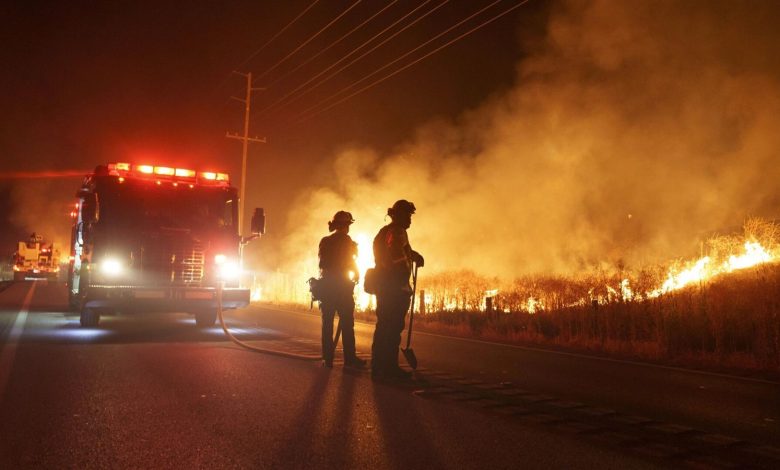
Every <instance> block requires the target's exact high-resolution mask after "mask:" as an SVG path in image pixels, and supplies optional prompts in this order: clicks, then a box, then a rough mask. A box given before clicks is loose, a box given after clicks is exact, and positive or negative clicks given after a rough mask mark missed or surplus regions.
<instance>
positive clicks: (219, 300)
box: [217, 282, 320, 361]
mask: <svg viewBox="0 0 780 470" xmlns="http://www.w3.org/2000/svg"><path fill="white" fill-rule="evenodd" d="M224 287H225V283H224V282H220V283H219V286H218V287H217V318H219V324H220V325H221V326H222V331H224V332H225V335H226V336H227V337H228V338H229V339H230V341H232V342H233V343H235V344H237V345H238V346H240V347H242V348H244V349H247V350H249V351H252V352H256V353H262V354H270V355H273V356H281V357H287V358H292V359H303V360H306V361H319V360H320V358H319V357H311V356H304V355H302V354H295V353H290V352H284V351H278V350H275V349H267V348H260V347H257V346H253V345H251V344H248V343H246V342H244V341H241V340H240V339H238V338H236V337H235V336H234V335H233V333H231V332H230V330H229V329H228V327H227V325H226V324H225V318H224V316H223V315H222V289H223V288H224Z"/></svg>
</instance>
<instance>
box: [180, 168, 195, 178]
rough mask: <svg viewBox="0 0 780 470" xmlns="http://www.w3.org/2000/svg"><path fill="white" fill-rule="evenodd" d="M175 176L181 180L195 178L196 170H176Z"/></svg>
mask: <svg viewBox="0 0 780 470" xmlns="http://www.w3.org/2000/svg"><path fill="white" fill-rule="evenodd" d="M175 175H176V176H178V177H180V178H195V175H196V173H195V170H187V169H185V168H176V171H175Z"/></svg>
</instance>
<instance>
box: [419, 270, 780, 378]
mask: <svg viewBox="0 0 780 470" xmlns="http://www.w3.org/2000/svg"><path fill="white" fill-rule="evenodd" d="M550 282H552V280H551V281H550ZM539 284H542V285H543V286H544V289H550V287H551V284H550V283H539ZM537 285H538V284H537ZM553 285H554V286H555V287H556V288H557V292H556V293H555V294H549V292H551V290H546V291H538V292H537V291H534V292H533V293H534V294H535V295H539V296H540V298H543V299H545V301H546V302H550V303H549V304H548V305H556V306H557V307H558V308H553V309H545V310H543V311H539V312H537V313H534V314H531V313H528V312H525V311H521V310H520V309H516V310H515V309H512V308H511V307H514V306H516V305H517V301H516V300H515V299H522V298H524V296H525V295H527V294H528V291H527V290H519V291H518V292H512V293H510V294H507V295H506V297H505V298H500V299H497V300H496V305H497V307H498V308H499V310H497V311H494V312H493V313H486V312H483V311H475V310H465V309H463V310H454V311H438V312H432V313H428V314H427V315H425V316H424V317H423V318H422V319H421V320H420V324H421V326H422V327H423V328H425V329H428V330H431V331H438V332H443V333H448V334H455V335H458V336H468V337H478V338H484V339H491V340H498V341H508V342H517V343H523V344H529V343H530V344H542V345H554V346H562V347H566V348H573V349H578V350H587V351H594V352H599V353H607V354H616V355H620V356H630V357H637V358H642V359H650V360H663V361H669V362H674V363H679V364H686V365H705V366H711V367H712V366H722V367H729V368H743V369H760V370H771V371H780V264H777V263H772V264H765V265H761V266H758V267H755V268H752V269H748V270H744V271H739V272H736V273H732V274H729V275H722V276H719V277H718V278H716V279H714V280H711V281H710V282H707V283H702V284H699V285H694V286H690V287H687V288H685V289H682V290H680V291H676V292H673V293H668V294H665V295H662V296H660V297H657V298H653V299H648V300H636V301H625V300H620V299H617V300H613V301H609V302H606V303H598V302H592V303H590V304H584V305H583V304H582V303H580V304H577V305H568V306H566V303H567V302H569V301H570V300H572V299H576V298H577V296H578V295H581V293H582V291H583V290H584V289H585V286H587V285H588V284H586V283H580V282H575V283H572V285H566V283H565V282H560V283H557V284H553ZM542 292H547V294H546V295H543V294H542ZM463 298H465V299H468V298H469V296H463ZM554 302H555V303H554ZM466 305H467V304H466ZM505 309H506V310H507V311H504V310H505Z"/></svg>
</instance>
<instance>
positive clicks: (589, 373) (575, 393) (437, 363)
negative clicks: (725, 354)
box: [242, 307, 780, 446]
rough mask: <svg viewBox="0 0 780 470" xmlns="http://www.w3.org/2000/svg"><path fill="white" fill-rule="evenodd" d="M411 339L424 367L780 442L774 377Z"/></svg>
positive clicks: (259, 313)
mask: <svg viewBox="0 0 780 470" xmlns="http://www.w3.org/2000/svg"><path fill="white" fill-rule="evenodd" d="M242 315H243V316H244V318H247V319H251V320H253V321H254V322H255V323H256V324H262V325H264V326H266V327H271V328H273V329H276V330H282V331H292V332H294V333H295V334H296V335H299V336H308V337H313V338H316V337H317V334H318V328H319V326H318V325H319V318H318V317H317V316H316V315H310V314H306V313H304V312H295V311H292V310H289V309H281V308H275V307H265V308H251V309H247V310H246V311H244V312H242ZM356 332H357V333H356V334H357V342H358V346H359V347H360V348H363V349H364V350H366V351H370V348H371V335H372V334H373V325H371V324H366V323H363V324H359V325H358V326H357V327H356ZM413 337H414V344H413V349H414V350H415V353H416V356H417V358H418V360H419V362H420V364H421V366H425V367H428V368H431V369H437V370H446V371H450V372H452V373H456V374H459V375H462V376H465V377H470V378H478V379H480V380H482V381H486V382H511V383H513V384H516V385H518V386H520V387H522V388H523V389H527V390H531V391H534V392H536V393H543V394H547V395H552V396H555V397H557V398H560V399H564V400H569V401H577V402H582V403H586V404H589V405H592V406H598V407H603V408H609V409H614V410H617V411H620V412H623V413H631V414H632V415H639V416H643V417H647V418H652V419H654V420H658V421H664V422H671V423H675V424H678V425H684V426H689V427H693V428H696V429H702V430H706V431H709V432H717V433H720V434H725V435H729V436H734V437H735V438H740V439H747V440H751V441H756V442H761V443H764V444H771V445H775V446H780V382H778V381H775V380H772V379H767V378H755V377H744V376H734V375H727V374H718V373H711V372H706V371H696V370H690V369H682V368H678V367H666V366H659V365H653V364H648V363H640V362H634V361H622V360H614V359H607V358H603V357H598V356H592V355H591V356H589V355H583V354H573V353H568V352H562V351H551V350H549V349H539V348H527V347H518V346H512V345H502V344H497V343H491V342H484V341H475V340H469V339H461V338H453V337H448V336H441V335H435V334H429V333H424V332H414V333H413ZM403 339H404V341H405V340H406V336H404V337H403ZM404 344H405V343H404ZM402 361H403V359H402Z"/></svg>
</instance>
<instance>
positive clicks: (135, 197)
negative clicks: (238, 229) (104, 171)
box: [98, 181, 237, 231]
mask: <svg viewBox="0 0 780 470" xmlns="http://www.w3.org/2000/svg"><path fill="white" fill-rule="evenodd" d="M182 186H184V187H182ZM182 186H178V187H177V186H173V185H171V184H163V185H155V184H148V182H137V183H136V182H131V181H126V182H125V183H122V184H117V185H115V186H113V187H112V188H111V190H110V191H103V192H102V194H98V205H99V216H98V217H99V220H100V222H101V223H105V224H108V225H117V226H133V227H143V228H145V229H152V230H154V229H163V228H169V229H188V230H197V231H212V230H221V231H235V228H234V226H235V219H236V209H237V207H236V206H237V204H236V195H235V190H233V189H229V188H216V187H203V186H195V187H193V188H190V187H189V186H186V185H182Z"/></svg>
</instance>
